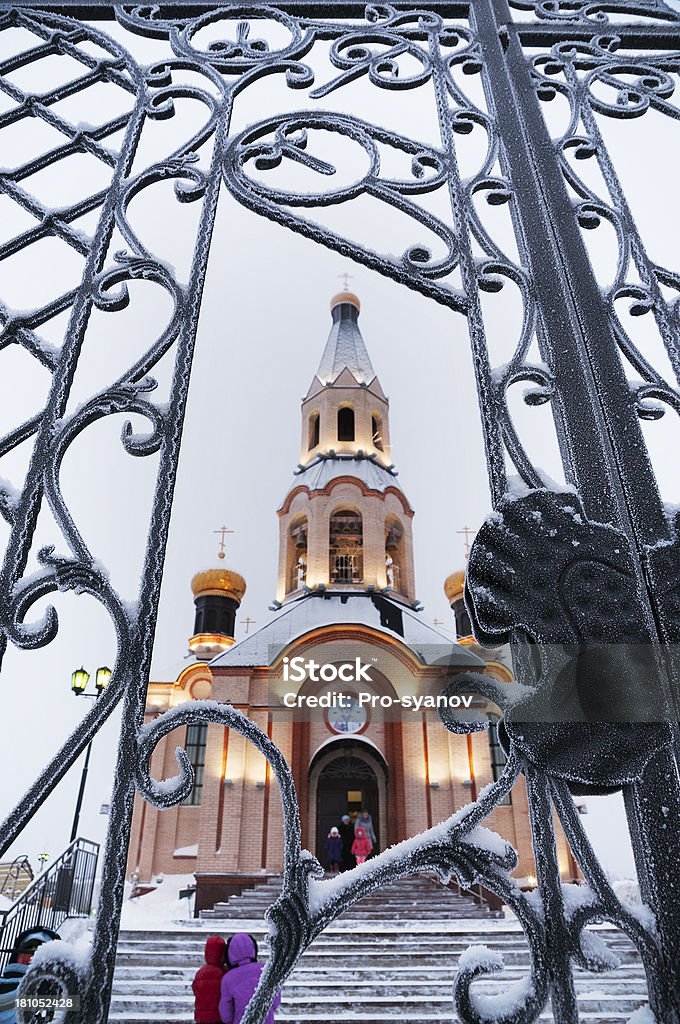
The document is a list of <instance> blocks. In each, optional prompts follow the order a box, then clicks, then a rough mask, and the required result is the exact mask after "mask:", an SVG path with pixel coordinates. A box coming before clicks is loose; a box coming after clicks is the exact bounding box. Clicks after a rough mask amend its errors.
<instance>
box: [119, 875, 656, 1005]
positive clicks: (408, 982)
mask: <svg viewBox="0 0 680 1024" xmlns="http://www.w3.org/2000/svg"><path fill="white" fill-rule="evenodd" d="M262 889H263V890H265V891H264V892H262V891H258V892H257V893H255V894H252V893H244V894H243V895H242V896H241V897H237V898H234V897H232V899H230V900H229V901H228V903H226V904H224V905H221V906H219V907H216V908H215V909H214V910H213V911H212V912H210V913H211V915H212V916H211V917H210V918H208V919H207V920H205V922H204V923H202V924H199V925H198V926H197V927H195V928H184V929H182V930H180V929H179V928H178V929H177V930H174V931H166V932H160V931H124V932H121V936H120V940H119V944H118V955H117V960H116V973H115V979H114V986H113V996H112V1002H111V1011H110V1015H109V1022H110V1024H123V1022H125V1024H152V1022H153V1024H155V1022H161V1021H162V1022H164V1024H175V1022H177V1024H179V1022H181V1024H188V1022H190V1021H191V1020H192V1018H193V997H192V994H191V980H192V978H193V976H194V973H195V971H196V970H197V968H198V967H199V966H200V965H201V963H202V951H203V946H204V943H205V939H206V937H207V935H209V934H213V933H215V934H221V935H224V936H225V937H227V936H228V935H229V934H231V933H233V932H234V931H236V930H244V931H249V932H250V933H251V934H252V935H254V936H255V938H256V939H257V940H258V943H259V946H260V954H261V956H262V957H263V958H265V957H266V955H267V950H266V946H265V935H266V927H265V925H264V922H263V921H262V917H261V915H260V914H259V912H260V910H262V909H263V908H264V907H266V906H269V904H270V902H271V897H272V894H275V890H276V883H275V882H272V881H270V882H269V883H268V884H267V885H265V886H262V887H258V890H262ZM265 897H266V898H265ZM244 901H245V903H244ZM252 901H254V903H253V902H252ZM362 904H363V905H362ZM255 906H256V907H257V913H256V912H255V909H254V907H255ZM248 908H251V910H252V913H253V916H252V917H247V916H246V915H245V911H246V909H248ZM230 911H231V913H230V916H229V917H228V916H226V915H227V914H228V913H229V912H230ZM473 913H474V914H476V917H472V918H471V917H470V915H471V914H473ZM205 916H206V917H207V916H208V915H207V914H206V915H205ZM598 933H599V935H600V936H601V937H603V938H604V939H605V941H606V942H607V944H608V945H609V947H610V948H611V949H613V950H614V951H616V952H617V953H618V955H619V957H620V959H621V964H622V966H621V967H620V968H619V969H617V970H616V971H613V972H611V973H610V974H608V975H607V974H605V975H599V976H598V975H591V974H587V973H586V972H583V971H580V970H579V971H577V972H576V987H577V992H578V1001H579V1011H580V1019H581V1020H582V1021H584V1022H589V1024H614V1022H617V1024H623V1022H626V1021H628V1020H629V1018H630V1016H631V1014H632V1013H633V1012H634V1011H635V1010H636V1009H637V1008H638V1007H639V1006H641V1005H642V1004H644V1003H645V1002H646V985H645V980H644V972H643V970H642V967H641V965H640V963H639V960H638V957H637V954H636V952H635V950H634V948H633V947H632V945H631V944H630V943H629V942H628V940H627V939H626V938H625V936H623V935H622V934H621V933H620V932H618V931H616V930H615V929H609V928H603V929H598ZM476 943H484V944H485V945H488V946H490V947H491V948H492V949H494V950H498V951H499V952H501V953H502V954H503V958H504V962H505V967H504V969H503V971H502V972H500V973H497V974H494V975H487V976H485V977H484V978H483V979H479V980H478V981H476V982H475V989H476V991H477V992H479V993H484V994H487V995H492V994H495V993H500V992H505V991H507V988H508V984H509V983H511V982H512V981H515V980H518V979H520V978H521V977H523V976H524V975H526V973H527V971H528V952H527V945H526V941H525V939H524V936H523V934H522V932H521V930H520V929H519V926H518V925H517V923H516V922H514V921H505V920H502V921H499V920H493V919H492V918H491V916H490V915H489V914H488V912H486V911H483V910H482V911H480V908H479V907H477V906H476V905H475V904H474V903H472V902H471V901H468V900H466V899H465V898H464V897H461V896H457V895H456V894H455V893H454V892H452V891H451V890H448V889H446V888H444V887H443V886H441V885H439V884H438V883H435V882H433V881H432V880H430V879H428V878H417V879H411V880H410V881H408V882H407V881H403V882H400V883H394V884H393V885H391V886H385V887H384V889H383V890H381V892H380V893H378V894H375V896H373V897H366V898H365V899H364V900H362V901H361V902H360V903H358V904H357V905H356V906H355V908H353V910H352V911H350V912H348V913H347V914H345V915H343V917H342V918H340V919H338V921H337V922H335V923H334V924H333V925H331V926H330V927H329V928H328V929H327V930H326V931H325V932H323V933H322V934H321V935H320V936H319V937H318V938H317V939H316V940H315V942H314V943H312V945H311V946H310V948H309V949H308V950H307V952H306V953H305V954H304V955H303V957H302V958H301V960H300V963H299V964H298V967H297V968H296V970H295V971H294V973H293V974H292V975H291V977H290V979H289V981H288V982H287V984H286V986H285V988H284V992H283V1003H282V1005H281V1007H280V1009H279V1010H278V1011H277V1014H276V1020H277V1024H312V1022H314V1021H324V1022H328V1021H333V1022H334V1024H335V1022H337V1021H347V1022H350V1021H351V1022H353V1024H388V1022H393V1021H394V1018H395V1017H398V1018H400V1019H401V1020H404V1021H409V1022H410V1024H428V1022H432V1021H449V1022H451V1021H455V1020H457V1019H458V1018H457V1017H456V1015H455V1013H454V1011H453V1008H452V998H451V991H452V983H453V978H454V975H455V968H456V963H457V958H458V956H459V955H460V954H461V953H462V952H463V950H465V949H467V947H468V946H470V945H472V944H476ZM540 1020H541V1021H551V1022H552V1021H553V1017H552V1015H551V1013H550V1012H549V1010H546V1011H545V1012H544V1013H543V1014H542V1015H541V1017H540Z"/></svg>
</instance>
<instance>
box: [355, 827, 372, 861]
mask: <svg viewBox="0 0 680 1024" xmlns="http://www.w3.org/2000/svg"><path fill="white" fill-rule="evenodd" d="M355 837H356V838H355V840H354V842H353V843H352V853H353V854H354V856H355V857H356V859H357V864H363V863H364V861H365V860H366V858H367V857H368V855H369V854H370V852H371V850H372V849H373V843H372V842H371V840H370V839H369V838H368V836H367V835H366V833H365V832H364V830H363V828H362V827H361V825H359V827H358V828H357V830H356V832H355Z"/></svg>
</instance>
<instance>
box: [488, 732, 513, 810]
mask: <svg viewBox="0 0 680 1024" xmlns="http://www.w3.org/2000/svg"><path fill="white" fill-rule="evenodd" d="M498 721H499V720H498V719H497V718H491V719H490V720H489V728H488V733H489V758H490V760H491V776H492V778H493V781H494V782H497V781H498V779H500V777H501V775H502V774H503V771H504V769H505V765H506V763H507V760H508V759H507V757H506V756H505V751H504V750H503V748H502V746H501V744H500V740H499V738H498ZM499 803H501V804H511V803H512V797H511V796H510V793H507V794H506V795H505V796H504V797H503V799H502V800H500V801H499Z"/></svg>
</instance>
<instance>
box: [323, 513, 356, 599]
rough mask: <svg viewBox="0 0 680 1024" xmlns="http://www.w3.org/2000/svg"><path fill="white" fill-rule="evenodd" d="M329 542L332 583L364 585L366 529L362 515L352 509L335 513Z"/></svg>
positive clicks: (332, 518) (331, 523) (331, 521)
mask: <svg viewBox="0 0 680 1024" xmlns="http://www.w3.org/2000/svg"><path fill="white" fill-rule="evenodd" d="M329 541H330V543H329V553H330V564H329V576H330V581H331V583H362V582H363V579H364V552H363V547H364V528H363V522H362V519H361V513H359V512H354V511H353V510H351V509H340V510H339V511H337V512H334V513H333V515H332V516H331V520H330V537H329Z"/></svg>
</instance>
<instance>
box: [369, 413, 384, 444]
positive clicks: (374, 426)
mask: <svg viewBox="0 0 680 1024" xmlns="http://www.w3.org/2000/svg"><path fill="white" fill-rule="evenodd" d="M371 433H372V435H373V445H374V447H376V448H377V449H378V451H380V452H381V451H383V450H384V449H383V437H382V420H381V419H380V417H379V416H376V415H375V414H374V415H373V416H371Z"/></svg>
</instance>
